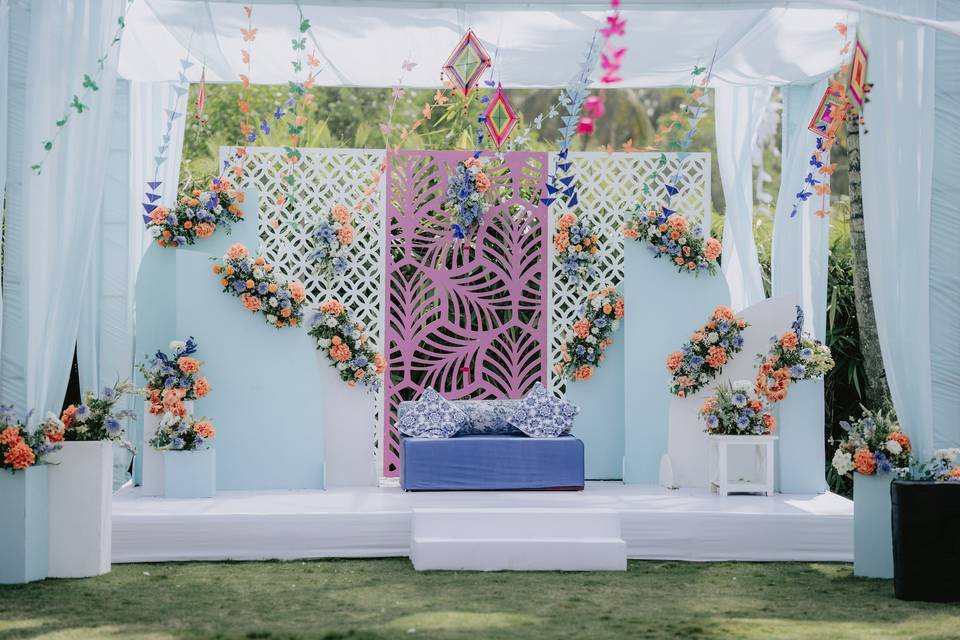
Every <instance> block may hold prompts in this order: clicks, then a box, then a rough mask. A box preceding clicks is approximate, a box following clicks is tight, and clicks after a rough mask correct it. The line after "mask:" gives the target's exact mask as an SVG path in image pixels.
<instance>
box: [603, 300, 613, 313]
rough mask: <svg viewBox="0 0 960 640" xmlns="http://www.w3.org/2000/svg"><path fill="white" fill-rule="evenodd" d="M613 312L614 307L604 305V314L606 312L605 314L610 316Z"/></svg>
mask: <svg viewBox="0 0 960 640" xmlns="http://www.w3.org/2000/svg"><path fill="white" fill-rule="evenodd" d="M611 311H613V307H611V306H610V304H609V303H608V304H605V305H603V312H604V313H605V314H607V315H610V312H611Z"/></svg>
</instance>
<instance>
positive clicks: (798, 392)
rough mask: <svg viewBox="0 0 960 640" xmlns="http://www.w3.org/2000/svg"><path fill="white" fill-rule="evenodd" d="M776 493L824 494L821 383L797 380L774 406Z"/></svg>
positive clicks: (825, 484)
mask: <svg viewBox="0 0 960 640" xmlns="http://www.w3.org/2000/svg"><path fill="white" fill-rule="evenodd" d="M776 412H777V434H778V436H779V437H780V440H779V441H778V442H777V446H776V451H777V490H778V491H780V493H802V494H811V493H823V492H824V491H826V490H827V481H826V477H825V474H824V471H823V459H824V454H825V451H824V449H825V444H824V437H823V422H824V409H823V380H800V381H798V382H794V383H793V384H791V385H790V388H789V389H788V390H787V397H786V399H785V400H783V401H781V402H778V403H777V404H776Z"/></svg>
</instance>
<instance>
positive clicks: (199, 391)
mask: <svg viewBox="0 0 960 640" xmlns="http://www.w3.org/2000/svg"><path fill="white" fill-rule="evenodd" d="M193 392H194V393H195V394H196V396H197V397H198V398H202V397H203V396H205V395H207V394H208V393H210V383H209V382H207V379H206V378H197V381H196V382H194V383H193Z"/></svg>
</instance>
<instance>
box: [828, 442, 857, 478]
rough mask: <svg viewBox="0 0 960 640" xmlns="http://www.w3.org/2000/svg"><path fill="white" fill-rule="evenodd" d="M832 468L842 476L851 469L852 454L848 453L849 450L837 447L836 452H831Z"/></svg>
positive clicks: (852, 466)
mask: <svg viewBox="0 0 960 640" xmlns="http://www.w3.org/2000/svg"><path fill="white" fill-rule="evenodd" d="M833 468H834V469H836V470H837V473H839V474H840V475H842V476H845V475H847V474H848V473H850V472H851V471H853V469H854V464H853V456H851V455H850V452H849V451H845V450H843V449H837V452H836V453H834V454H833Z"/></svg>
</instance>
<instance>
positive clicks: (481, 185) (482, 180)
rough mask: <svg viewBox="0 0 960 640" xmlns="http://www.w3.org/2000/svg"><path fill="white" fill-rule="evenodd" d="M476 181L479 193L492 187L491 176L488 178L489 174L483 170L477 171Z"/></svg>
mask: <svg viewBox="0 0 960 640" xmlns="http://www.w3.org/2000/svg"><path fill="white" fill-rule="evenodd" d="M474 182H475V183H476V186H477V193H484V192H485V191H486V190H487V189H489V188H490V178H488V177H487V174H485V173H484V172H483V171H480V172H478V173H477V177H476V178H475V179H474Z"/></svg>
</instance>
